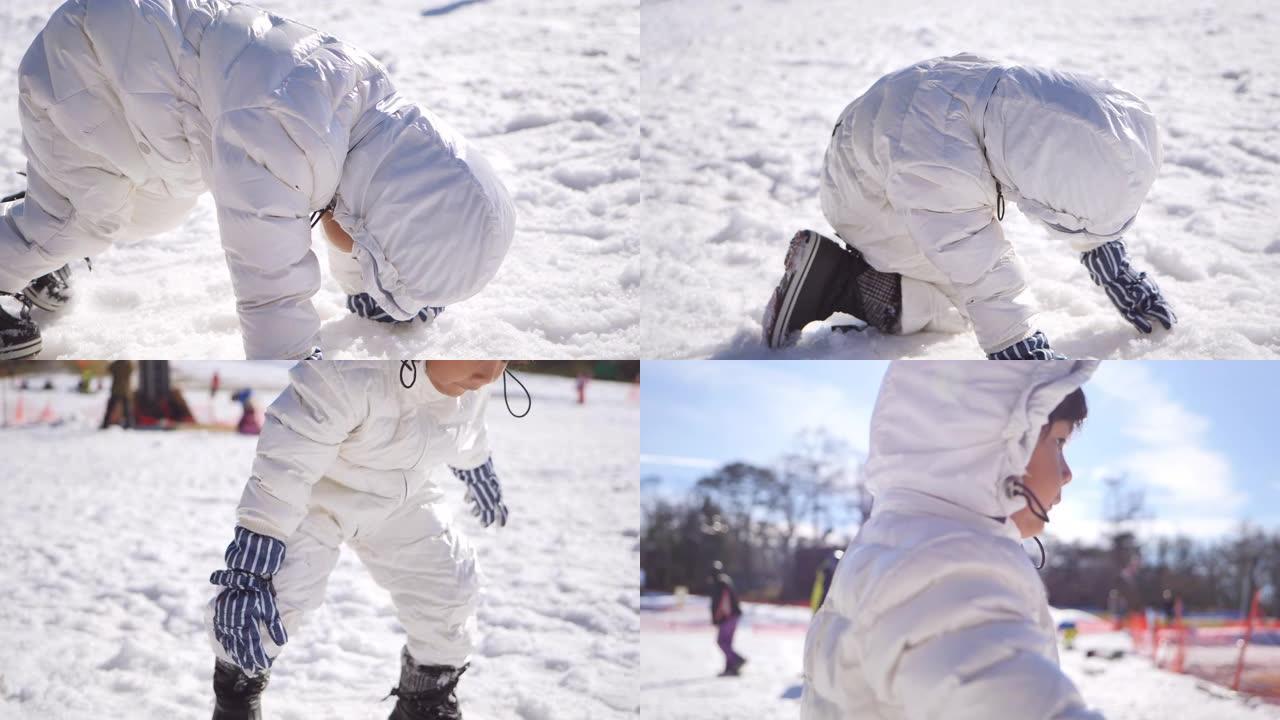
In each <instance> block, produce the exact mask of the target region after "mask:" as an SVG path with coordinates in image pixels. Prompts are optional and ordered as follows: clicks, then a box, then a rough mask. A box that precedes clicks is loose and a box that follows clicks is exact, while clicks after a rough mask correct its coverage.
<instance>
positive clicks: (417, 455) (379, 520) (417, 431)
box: [206, 360, 507, 720]
mask: <svg viewBox="0 0 1280 720" xmlns="http://www.w3.org/2000/svg"><path fill="white" fill-rule="evenodd" d="M505 368H506V363H505V362H499V361H482V360H459V361H443V360H439V361H438V360H427V361H405V362H404V363H403V364H397V363H387V362H341V363H327V362H317V361H309V362H301V363H298V365H296V366H295V367H294V368H293V369H292V370H291V371H290V384H289V387H288V388H286V389H285V391H284V392H283V393H282V394H281V395H280V397H278V398H276V400H275V402H273V403H272V404H271V406H270V407H269V408H268V409H267V413H266V422H265V424H264V425H265V426H264V427H263V429H262V434H261V436H260V437H259V439H258V454H257V458H256V459H255V460H254V463H253V471H252V475H251V476H250V478H249V482H248V484H247V485H246V486H245V489H244V494H243V496H242V497H241V499H240V506H239V509H238V511H237V527H236V529H235V540H234V541H233V542H232V543H231V545H230V546H228V547H227V551H226V561H227V569H226V570H219V571H217V572H215V573H213V576H212V577H211V581H212V582H213V583H214V584H216V585H220V586H222V588H223V589H222V590H221V591H220V592H219V594H218V595H217V596H216V597H215V598H214V599H213V600H212V601H211V602H210V603H209V613H208V615H207V616H206V621H207V622H208V625H209V631H210V639H211V641H212V644H213V648H214V652H215V654H216V655H217V661H216V663H215V667H214V681H213V687H214V692H215V694H216V696H217V705H216V708H215V710H214V714H213V717H214V720H241V719H242V718H250V719H255V718H259V717H260V714H259V713H260V710H259V709H258V707H259V704H260V695H261V693H262V690H263V688H264V687H266V684H267V679H268V672H267V671H268V668H270V666H271V664H272V661H273V660H274V659H275V657H276V656H277V655H278V654H279V652H280V650H281V646H283V645H284V644H285V642H286V641H287V640H288V637H289V635H292V634H294V633H296V632H298V628H299V626H300V624H301V622H302V619H303V617H304V616H305V615H307V614H308V613H310V612H312V611H314V610H315V609H317V608H318V607H320V604H321V603H322V602H323V601H324V588H325V582H326V581H327V579H328V577H329V574H330V573H331V572H332V571H333V568H334V565H335V564H336V563H337V561H338V549H339V547H340V546H341V545H343V544H346V545H348V546H350V547H351V548H352V549H354V550H355V552H356V554H357V555H358V556H359V558H360V560H361V562H362V563H364V565H365V567H366V568H367V569H368V570H369V573H370V575H371V576H372V577H373V580H374V582H376V583H378V585H380V586H382V587H383V588H384V589H386V590H387V591H388V592H390V593H391V601H392V603H393V604H394V605H395V609H396V615H397V617H398V619H399V621H400V624H401V625H402V626H403V627H404V629H405V632H406V633H407V634H408V641H407V643H406V644H405V647H404V650H403V651H402V653H401V668H400V684H399V687H397V688H396V689H395V690H393V691H392V694H394V695H397V696H398V700H397V702H396V706H395V710H394V711H393V712H392V714H391V720H451V719H457V718H461V717H462V715H461V711H460V710H459V708H458V702H457V698H456V696H455V694H454V688H455V686H456V685H457V683H458V678H459V677H460V676H461V675H462V674H463V672H465V671H466V669H467V667H468V663H469V661H470V658H471V653H472V652H473V650H474V649H475V648H474V645H475V640H476V609H477V606H478V603H479V597H478V586H479V582H480V575H479V571H478V569H477V566H476V556H475V552H474V551H473V550H472V548H471V546H470V545H469V544H468V542H467V541H466V538H465V537H464V536H463V535H461V534H460V533H459V531H458V529H457V528H456V527H455V526H454V524H453V523H452V521H451V518H450V516H449V513H448V512H447V506H446V505H445V504H444V503H443V499H444V495H445V490H446V488H445V487H444V486H442V485H440V484H439V483H438V481H437V480H436V479H435V478H434V477H432V472H433V470H435V469H436V468H438V467H439V466H441V465H448V466H449V467H450V468H451V472H452V474H453V476H454V477H455V478H457V479H458V480H459V481H461V482H462V483H463V484H465V486H466V488H467V492H466V497H467V500H468V502H470V503H471V505H472V507H473V510H472V512H473V514H475V515H476V516H477V517H478V518H479V521H480V523H481V524H482V525H484V526H486V527H488V526H489V525H492V524H493V523H497V524H498V525H499V526H505V525H506V523H507V506H506V504H505V503H504V501H503V497H502V488H501V486H500V485H499V483H498V476H497V474H496V473H495V471H494V464H493V459H492V458H491V457H490V453H489V444H488V438H487V433H486V428H485V419H484V412H485V407H486V404H487V402H488V392H487V391H486V390H485V387H486V386H487V385H488V384H489V383H491V382H493V381H494V380H496V379H497V378H498V377H499V376H501V375H502V374H503V372H504V371H505ZM419 371H421V374H422V375H425V377H419Z"/></svg>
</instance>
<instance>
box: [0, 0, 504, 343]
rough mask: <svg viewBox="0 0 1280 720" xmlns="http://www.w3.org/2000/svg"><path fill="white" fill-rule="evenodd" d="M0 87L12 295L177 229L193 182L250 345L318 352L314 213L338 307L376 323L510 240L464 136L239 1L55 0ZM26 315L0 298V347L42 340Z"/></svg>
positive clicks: (329, 46)
mask: <svg viewBox="0 0 1280 720" xmlns="http://www.w3.org/2000/svg"><path fill="white" fill-rule="evenodd" d="M17 99H18V106H19V116H20V119H21V122H22V140H23V149H24V151H25V153H26V156H27V167H26V174H27V188H26V191H25V198H24V199H22V200H21V201H20V202H18V203H15V204H13V205H11V206H8V207H7V208H5V209H4V211H3V212H2V213H0V292H4V293H8V294H15V295H17V296H18V297H19V299H20V300H22V301H23V302H24V303H25V304H26V305H27V306H28V307H29V305H30V304H31V303H35V304H37V305H39V306H41V307H45V308H46V309H49V310H56V309H57V308H58V307H61V306H62V305H63V304H64V303H65V301H66V300H67V299H68V298H69V297H70V287H69V283H70V274H69V271H68V269H67V266H66V263H68V262H69V261H72V260H76V259H79V258H82V257H85V256H93V255H98V254H100V253H102V252H104V251H105V250H107V249H108V248H110V247H111V246H112V244H114V243H115V242H116V241H117V240H124V239H131V238H140V237H146V236H150V235H155V234H157V233H161V232H164V231H167V230H171V229H173V228H175V227H177V226H178V225H180V224H181V223H182V221H183V220H184V219H185V218H186V216H187V214H188V213H189V211H190V210H191V208H192V207H193V206H194V205H195V203H196V200H197V198H198V197H199V196H200V195H202V194H203V193H205V192H211V193H212V195H213V201H214V204H215V205H216V208H217V215H218V227H219V231H220V233H221V238H222V246H223V248H224V250H225V252H226V259H227V265H228V267H229V269H230V271H231V280H232V287H233V289H234V292H235V302H236V309H237V311H238V313H239V318H240V328H241V333H242V335H243V338H244V349H245V354H246V355H247V356H248V357H249V358H301V357H308V356H315V354H316V352H317V351H318V349H319V347H320V334H319V330H320V318H319V315H318V314H317V313H316V310H315V308H314V307H313V306H312V304H311V298H312V296H313V295H315V293H316V291H318V290H319V289H320V265H319V262H318V261H317V259H316V255H315V253H313V252H312V250H311V227H312V226H313V225H314V223H315V222H316V221H318V220H319V219H320V218H321V217H322V218H323V219H324V233H323V234H324V235H325V237H326V238H327V239H328V240H329V243H328V245H329V258H330V269H331V271H332V272H333V274H334V276H335V277H336V279H337V280H338V283H339V285H340V286H341V287H342V288H343V290H344V291H345V292H346V293H347V294H348V299H347V307H348V309H350V310H351V311H352V312H354V313H356V314H358V315H361V316H364V317H367V318H369V319H371V320H377V321H393V320H394V321H411V320H415V319H419V320H424V321H425V320H428V319H430V318H432V317H434V316H435V314H437V313H438V312H439V311H440V309H441V308H440V307H439V306H443V305H447V304H449V303H453V302H458V301H460V300H463V299H465V298H467V297H470V296H471V295H474V294H475V293H477V292H479V291H480V289H481V288H483V287H484V286H485V285H486V284H487V283H488V282H489V280H490V279H492V278H493V276H494V274H495V273H496V272H497V271H498V266H499V265H500V264H501V263H502V259H503V257H504V256H505V255H506V252H507V249H508V247H509V246H510V244H511V240H512V236H513V232H514V208H513V205H512V201H511V198H510V197H509V195H508V193H507V190H506V189H505V188H504V186H503V184H502V182H501V181H500V180H499V179H498V176H497V175H496V174H495V172H494V170H493V169H492V168H491V167H490V165H489V163H488V162H487V161H486V160H485V159H484V157H482V156H481V154H480V153H479V152H477V151H476V149H475V148H474V147H473V146H472V145H470V144H469V143H468V142H467V141H466V140H465V139H464V138H462V137H461V136H460V135H459V134H458V133H457V132H455V131H454V130H453V129H452V128H451V127H449V125H447V124H446V123H445V122H444V121H443V120H441V119H440V118H438V117H436V116H434V115H432V114H431V113H430V112H429V111H427V110H426V109H424V108H421V107H419V106H417V105H415V104H413V103H412V102H410V101H409V100H408V99H406V98H404V97H402V96H400V95H399V94H398V93H397V91H396V89H395V87H394V86H393V84H392V82H391V79H390V78H389V77H388V75H387V70H386V68H384V67H383V66H382V64H381V63H379V62H378V61H377V60H375V59H374V58H373V57H372V56H371V55H369V54H368V53H366V52H364V51H361V50H358V49H356V48H354V47H352V46H350V45H348V44H346V43H344V42H342V41H341V40H338V39H337V38H335V37H333V36H331V35H328V34H326V33H324V32H321V31H319V30H316V29H314V28H310V27H307V26H306V25H302V24H300V23H297V22H294V21H292V20H288V19H285V18H282V17H280V16H278V15H275V14H274V13H269V12H266V11H264V10H259V9H257V8H254V7H252V6H249V5H241V4H238V3H234V2H227V1H226V0H171V1H167V2H161V3H139V2H138V0H93V1H92V2H86V1H85V0H72V1H71V2H67V3H66V4H64V5H63V6H62V7H60V8H59V9H58V10H57V11H55V12H54V14H53V16H52V17H51V18H50V19H49V22H48V24H47V25H46V26H45V28H44V29H43V30H42V31H41V32H40V34H39V35H37V36H36V39H35V41H34V42H33V43H32V45H31V47H30V48H29V49H28V50H27V52H26V55H25V56H24V57H23V59H22V63H21V65H20V67H19V69H18V98H17ZM313 215H314V216H317V217H316V218H315V219H314V220H312V217H313ZM309 220H311V222H309ZM55 285H56V286H57V287H53V286H55ZM51 287H53V289H49V288H51ZM140 290H141V291H142V292H144V293H145V292H147V291H148V289H147V288H140ZM212 300H213V301H214V302H217V301H218V300H219V299H218V298H213V299H212ZM227 301H230V299H229V298H228V299H227ZM27 310H28V308H27V307H24V308H23V309H22V310H21V311H20V312H19V315H18V316H16V317H15V316H13V315H10V314H8V313H6V312H4V311H3V310H0V359H16V358H20V357H28V356H31V355H34V354H36V353H38V352H39V351H40V347H41V341H40V331H39V328H38V327H37V326H36V323H35V321H34V320H32V319H31V318H30V315H29V312H28V311H27ZM123 347H124V346H123V345H121V349H123Z"/></svg>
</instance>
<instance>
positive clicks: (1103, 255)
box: [1080, 240, 1178, 333]
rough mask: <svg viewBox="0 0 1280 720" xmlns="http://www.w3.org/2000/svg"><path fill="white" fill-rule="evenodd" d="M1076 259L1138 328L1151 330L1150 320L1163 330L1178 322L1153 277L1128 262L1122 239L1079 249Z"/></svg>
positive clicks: (1123, 315)
mask: <svg viewBox="0 0 1280 720" xmlns="http://www.w3.org/2000/svg"><path fill="white" fill-rule="evenodd" d="M1080 262H1082V263H1084V266H1085V268H1086V269H1088V270H1089V277H1091V278H1093V282H1094V284H1095V285H1098V286H1100V287H1102V289H1103V290H1105V291H1106V292H1107V297H1109V298H1111V304H1112V305H1115V306H1116V309H1117V310H1119V311H1120V315H1121V316H1122V317H1123V318H1124V319H1125V320H1128V321H1129V322H1130V323H1133V326H1134V327H1136V328H1138V330H1140V331H1142V332H1144V333H1149V332H1151V327H1152V325H1151V321H1152V320H1155V321H1158V322H1159V323H1160V324H1161V325H1163V326H1164V329H1165V330H1170V329H1172V328H1173V325H1174V323H1176V322H1178V316H1177V315H1174V314H1173V309H1172V308H1170V307H1169V303H1167V302H1165V299H1164V296H1163V295H1161V294H1160V288H1159V287H1157V286H1156V282H1155V280H1152V279H1151V278H1149V277H1147V274H1146V273H1144V272H1135V271H1134V269H1133V266H1131V265H1130V264H1129V257H1128V254H1127V253H1126V252H1125V247H1124V242H1123V241H1121V240H1112V241H1111V242H1109V243H1107V244H1106V245H1102V246H1099V247H1096V248H1094V249H1092V250H1090V251H1089V252H1087V253H1083V254H1082V255H1080Z"/></svg>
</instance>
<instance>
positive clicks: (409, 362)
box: [400, 360, 418, 390]
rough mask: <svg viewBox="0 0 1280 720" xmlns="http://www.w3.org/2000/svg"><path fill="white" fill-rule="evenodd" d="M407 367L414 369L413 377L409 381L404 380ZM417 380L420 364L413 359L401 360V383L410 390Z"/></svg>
mask: <svg viewBox="0 0 1280 720" xmlns="http://www.w3.org/2000/svg"><path fill="white" fill-rule="evenodd" d="M406 368H407V369H409V370H412V371H413V379H412V380H410V381H409V382H407V383H406V382H405V381H404V371H405V369H406ZM416 382H418V364H417V363H415V362H414V361H412V360H401V361H400V385H401V386H402V387H403V388H404V389H405V390H408V389H409V388H411V387H413V384H414V383H416Z"/></svg>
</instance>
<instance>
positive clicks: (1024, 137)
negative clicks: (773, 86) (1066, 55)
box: [819, 55, 1161, 353]
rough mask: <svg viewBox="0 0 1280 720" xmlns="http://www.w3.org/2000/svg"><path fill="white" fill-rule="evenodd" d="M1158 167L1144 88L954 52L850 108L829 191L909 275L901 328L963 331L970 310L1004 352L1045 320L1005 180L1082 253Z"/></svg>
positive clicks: (856, 230)
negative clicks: (1007, 213)
mask: <svg viewBox="0 0 1280 720" xmlns="http://www.w3.org/2000/svg"><path fill="white" fill-rule="evenodd" d="M1160 162H1161V149H1160V141H1159V138H1158V137H1157V129H1156V120H1155V117H1154V116H1153V115H1152V114H1151V111H1150V109H1148V108H1147V106H1146V104H1145V103H1143V102H1142V100H1140V99H1139V98H1137V97H1135V96H1133V95H1131V94H1129V93H1127V92H1125V91H1123V90H1120V89H1117V88H1115V87H1113V86H1112V85H1111V84H1109V83H1107V82H1106V81H1104V80H1097V79H1093V78H1088V77H1084V76H1081V75H1076V74H1073V73H1067V72H1059V71H1055V70H1046V69H1042V68H1034V67H1027V66H1021V65H1002V64H1000V63H997V62H995V61H992V60H987V59H985V58H981V57H977V56H975V55H958V56H955V57H945V58H934V59H932V60H926V61H924V62H921V63H918V64H916V65H913V66H911V67H908V68H905V69H903V70H899V71H897V72H894V73H891V74H889V75H886V76H885V77H883V78H881V79H880V80H879V81H877V82H876V83H875V84H874V85H872V86H871V89H869V90H868V91H867V92H866V93H865V94H864V95H863V96H862V97H860V98H858V99H857V100H854V101H853V103H852V104H850V105H849V106H848V107H847V108H846V109H845V110H844V112H843V113H842V114H841V115H840V120H839V122H838V124H837V125H836V128H835V131H834V133H833V134H832V137H831V142H830V145H829V146H828V148H827V153H826V159H825V162H824V167H823V171H822V177H821V180H820V190H819V197H820V200H821V203H822V211H823V213H824V214H825V215H826V217H827V220H828V221H829V222H830V223H831V224H832V226H833V227H834V228H835V229H836V232H837V233H838V234H839V235H840V237H841V238H842V239H843V240H844V241H845V242H847V243H849V244H850V245H852V246H853V247H854V248H856V249H857V250H859V251H860V252H861V253H862V254H863V256H864V257H865V258H866V260H867V262H868V263H870V264H871V266H872V267H874V268H875V269H877V270H880V271H883V272H894V273H900V274H901V275H902V313H901V332H902V333H904V334H906V333H912V332H917V331H920V330H923V329H926V328H928V329H934V330H944V331H953V332H954V331H959V330H961V329H962V328H963V327H964V322H963V319H962V317H961V315H963V316H965V317H968V318H969V319H970V320H971V321H972V323H973V328H974V331H975V332H976V333H977V337H978V343H979V344H980V345H981V346H982V349H983V350H984V351H985V352H987V353H994V352H996V351H999V350H1001V349H1003V348H1006V347H1008V346H1009V345H1012V344H1013V343H1015V342H1018V341H1020V340H1022V339H1024V338H1027V337H1029V336H1030V335H1031V334H1032V333H1033V332H1034V331H1035V327H1034V315H1035V312H1034V310H1033V308H1032V305H1031V301H1030V299H1029V298H1028V296H1027V279H1026V271H1025V269H1024V267H1023V265H1022V263H1021V261H1020V260H1019V258H1018V256H1017V254H1016V253H1015V252H1014V249H1013V246H1011V245H1010V244H1009V241H1008V240H1006V239H1005V237H1004V233H1003V232H1002V231H1001V228H1000V223H999V221H998V220H997V218H996V212H995V210H996V206H997V184H998V185H999V192H1000V194H1002V195H1003V197H1004V199H1005V201H1007V202H1010V203H1016V204H1017V205H1018V207H1019V209H1020V210H1022V212H1023V213H1024V214H1026V215H1027V216H1028V217H1030V218H1032V219H1034V220H1038V221H1039V222H1041V223H1042V224H1043V225H1044V226H1045V227H1047V228H1049V230H1050V231H1051V234H1054V235H1057V236H1061V237H1064V238H1065V239H1067V240H1069V241H1070V245H1071V247H1072V249H1073V250H1075V251H1076V252H1078V253H1083V252H1087V251H1089V250H1092V249H1094V248H1096V247H1098V246H1100V245H1102V244H1104V243H1106V242H1108V241H1110V240H1114V239H1116V238H1118V237H1120V235H1121V234H1122V233H1123V232H1124V231H1125V230H1127V229H1128V228H1129V226H1130V224H1131V223H1132V222H1133V219H1134V217H1135V215H1136V214H1137V212H1138V208H1139V206H1140V205H1141V204H1142V201H1143V199H1144V198H1145V197H1146V195H1147V191H1148V190H1150V188H1151V184H1152V183H1153V182H1154V181H1155V177H1156V173H1157V171H1158V170H1159V168H1160ZM957 310H958V311H959V314H957Z"/></svg>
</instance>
